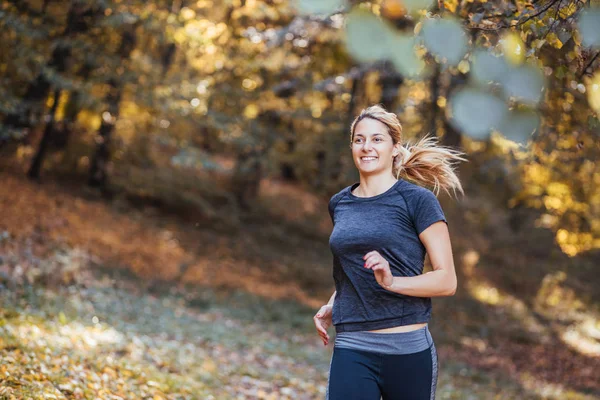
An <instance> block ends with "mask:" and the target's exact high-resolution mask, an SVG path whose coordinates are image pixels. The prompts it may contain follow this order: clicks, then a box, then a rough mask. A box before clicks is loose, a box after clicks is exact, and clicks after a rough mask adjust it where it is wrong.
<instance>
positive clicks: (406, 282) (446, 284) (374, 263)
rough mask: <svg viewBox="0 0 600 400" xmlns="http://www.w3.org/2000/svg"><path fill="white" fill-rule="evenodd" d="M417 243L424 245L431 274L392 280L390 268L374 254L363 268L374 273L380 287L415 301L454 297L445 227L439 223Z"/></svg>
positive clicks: (446, 229)
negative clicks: (430, 266)
mask: <svg viewBox="0 0 600 400" xmlns="http://www.w3.org/2000/svg"><path fill="white" fill-rule="evenodd" d="M419 239H421V242H423V245H425V249H426V250H427V254H428V255H429V260H430V261H431V265H432V267H433V271H430V272H427V273H426V274H422V275H418V276H408V277H407V276H394V277H392V275H391V272H390V269H389V264H388V263H387V261H385V260H384V259H383V258H382V257H381V258H380V259H379V260H378V258H379V257H377V256H380V255H379V254H378V253H377V252H372V253H369V255H368V257H367V263H366V265H368V268H369V267H370V268H372V269H373V270H374V272H375V277H376V278H377V281H378V282H379V284H380V285H381V286H382V287H383V288H385V289H387V290H389V291H391V292H395V293H400V294H405V295H407V296H414V297H441V296H452V295H454V293H456V284H457V280H456V271H455V269H454V260H453V257H452V246H451V244H450V234H449V232H448V225H446V223H444V222H443V221H438V222H436V223H434V224H432V225H431V226H429V227H428V228H427V229H425V230H424V231H423V232H421V234H420V235H419ZM373 253H374V254H373ZM371 257H373V258H371ZM369 258H371V260H369ZM386 264H387V265H386ZM390 278H392V279H391V282H390ZM388 282H389V283H388Z"/></svg>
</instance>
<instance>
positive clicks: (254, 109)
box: [244, 104, 260, 119]
mask: <svg viewBox="0 0 600 400" xmlns="http://www.w3.org/2000/svg"><path fill="white" fill-rule="evenodd" d="M259 111H260V109H259V108H258V106H257V105H256V104H248V105H247V106H246V108H245V109H244V117H246V118H248V119H254V118H256V117H257V116H258V113H259Z"/></svg>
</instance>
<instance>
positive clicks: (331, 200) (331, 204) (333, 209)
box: [327, 196, 337, 225]
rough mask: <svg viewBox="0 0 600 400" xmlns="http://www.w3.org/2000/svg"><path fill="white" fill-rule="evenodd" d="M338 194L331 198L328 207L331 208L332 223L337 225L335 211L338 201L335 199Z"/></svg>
mask: <svg viewBox="0 0 600 400" xmlns="http://www.w3.org/2000/svg"><path fill="white" fill-rule="evenodd" d="M335 197H336V196H332V197H331V199H329V206H328V207H327V208H328V209H329V216H330V217H331V223H332V224H334V225H335V218H334V213H335V206H336V205H337V202H336V201H335V200H336V199H335Z"/></svg>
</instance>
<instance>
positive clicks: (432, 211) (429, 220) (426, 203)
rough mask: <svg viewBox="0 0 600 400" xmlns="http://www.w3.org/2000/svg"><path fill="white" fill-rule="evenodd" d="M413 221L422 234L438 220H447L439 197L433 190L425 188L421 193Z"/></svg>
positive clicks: (418, 232)
mask: <svg viewBox="0 0 600 400" xmlns="http://www.w3.org/2000/svg"><path fill="white" fill-rule="evenodd" d="M413 214H414V215H413V222H414V224H415V228H416V229H417V235H420V234H421V233H422V232H423V231H424V230H425V229H427V228H428V227H429V226H431V225H432V224H433V223H435V222H438V221H444V222H445V223H446V224H448V221H446V216H445V215H444V211H443V210H442V206H441V205H440V202H439V201H438V199H437V197H436V196H435V194H433V192H432V191H431V190H428V189H425V190H423V191H422V194H420V196H419V198H418V200H417V201H416V204H415V205H414V208H413Z"/></svg>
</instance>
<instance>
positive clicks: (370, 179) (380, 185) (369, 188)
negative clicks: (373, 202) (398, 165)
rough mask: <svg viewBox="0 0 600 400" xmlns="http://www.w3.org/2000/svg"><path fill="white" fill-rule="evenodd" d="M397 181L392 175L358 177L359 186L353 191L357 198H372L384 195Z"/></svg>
mask: <svg viewBox="0 0 600 400" xmlns="http://www.w3.org/2000/svg"><path fill="white" fill-rule="evenodd" d="M397 181H398V180H397V179H396V178H394V176H393V175H386V176H385V177H383V176H378V175H373V176H362V175H361V177H360V181H359V182H360V184H359V185H358V186H357V187H356V188H355V189H354V192H353V193H352V194H354V195H355V196H358V197H373V196H377V195H378V194H381V193H384V192H385V191H387V190H388V189H389V188H391V187H392V186H394V184H395V183H396V182H397Z"/></svg>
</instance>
